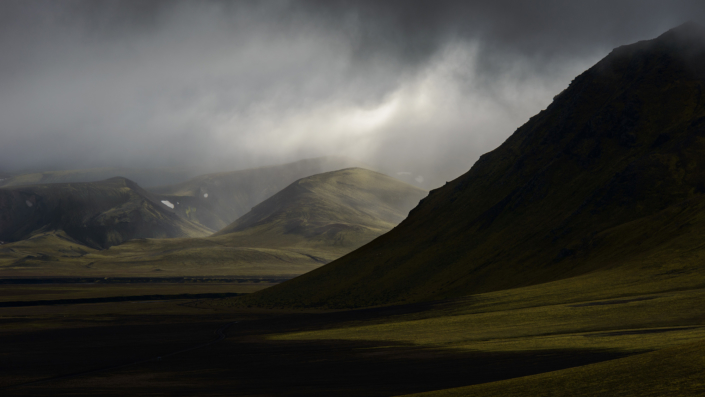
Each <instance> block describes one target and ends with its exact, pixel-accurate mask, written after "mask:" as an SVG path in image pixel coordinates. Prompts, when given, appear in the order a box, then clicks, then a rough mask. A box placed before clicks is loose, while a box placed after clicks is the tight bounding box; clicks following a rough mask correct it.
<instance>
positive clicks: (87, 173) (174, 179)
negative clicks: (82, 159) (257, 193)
mask: <svg viewBox="0 0 705 397" xmlns="http://www.w3.org/2000/svg"><path fill="white" fill-rule="evenodd" d="M118 176H119V177H124V178H127V179H130V180H132V181H134V182H136V183H137V184H139V185H140V186H161V185H166V184H172V183H178V182H182V181H185V180H187V179H188V178H191V177H192V176H193V174H192V173H191V172H189V171H186V170H180V169H170V168H154V169H149V168H110V167H107V168H87V169H77V170H64V171H33V172H23V173H1V172H0V187H13V186H27V185H39V184H46V183H76V182H98V181H102V180H105V179H109V178H115V177H118Z"/></svg>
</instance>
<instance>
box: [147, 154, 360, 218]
mask: <svg viewBox="0 0 705 397" xmlns="http://www.w3.org/2000/svg"><path fill="white" fill-rule="evenodd" d="M361 165H362V164H361V163H360V162H359V161H355V160H352V159H348V158H343V157H319V158H315V159H307V160H301V161H297V162H294V163H290V164H283V165H276V166H268V167H260V168H253V169H246V170H240V171H233V172H221V173H216V174H206V175H201V176H198V177H195V178H192V179H190V180H188V181H186V182H182V183H178V184H175V185H169V186H161V187H156V188H151V189H150V191H151V192H153V193H155V194H157V195H158V196H159V197H160V199H162V200H169V201H170V202H171V203H173V204H174V205H175V208H174V210H175V211H176V213H177V214H179V216H181V217H183V218H185V219H188V220H190V221H192V222H196V223H199V224H201V225H204V226H206V227H208V228H210V229H213V230H220V229H222V228H224V227H226V226H227V225H229V224H230V223H232V222H234V221H235V220H236V219H237V218H239V217H240V216H242V215H244V214H246V213H247V212H248V211H250V209H252V207H254V206H255V205H257V204H259V203H261V202H262V201H264V200H265V199H267V198H269V197H271V196H272V195H274V194H275V193H277V192H278V191H280V190H282V189H284V188H285V187H286V186H288V185H289V184H291V183H292V182H294V181H296V180H297V179H300V178H305V177H307V176H311V175H314V174H319V173H322V172H328V171H335V170H339V169H342V168H348V167H355V166H361ZM206 195H207V196H206Z"/></svg>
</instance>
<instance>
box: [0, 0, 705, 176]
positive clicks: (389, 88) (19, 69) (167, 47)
mask: <svg viewBox="0 0 705 397" xmlns="http://www.w3.org/2000/svg"><path fill="white" fill-rule="evenodd" d="M688 20H693V21H696V22H700V23H703V22H705V2H703V1H677V0H671V1H649V0H639V1H616V0H612V1H566V0H561V1H518V0H514V1H510V0H504V1H498V0H494V1H439V0H435V1H412V0H403V1H335V0H321V1H252V2H247V1H233V2H222V1H144V0H139V1H48V0H47V1H32V0H19V1H2V2H0V54H1V56H0V171H3V170H4V171H16V170H21V169H28V168H34V169H68V168H84V167H98V166H119V167H125V166H129V167H179V168H182V167H195V168H197V169H199V170H203V171H204V172H206V171H213V170H230V169H239V168H246V167H252V166H260V165H266V164H276V163H284V162H288V161H294V160H298V159H301V158H307V157H315V156H322V155H345V156H350V157H353V158H357V159H359V160H362V161H365V162H367V163H369V164H371V165H374V166H377V167H380V168H382V169H384V170H385V171H386V172H388V173H390V174H393V176H400V177H403V178H405V179H409V178H415V179H417V180H418V181H423V182H421V185H423V186H425V187H429V188H430V187H436V186H437V185H439V184H442V183H443V182H445V181H446V180H451V179H453V178H455V177H457V176H459V175H460V174H462V173H464V172H465V171H467V170H468V169H469V168H470V167H471V166H472V164H473V163H474V162H475V160H476V159H477V158H478V157H479V156H480V155H481V154H483V153H485V152H487V151H490V150H492V149H494V148H495V147H496V146H497V145H499V144H500V143H501V142H503V141H504V140H505V139H506V138H507V137H508V136H509V135H510V134H511V133H513V132H514V130H515V129H516V128H517V127H519V126H520V125H521V124H523V123H524V122H526V121H527V120H528V119H529V117H531V116H532V115H534V114H536V113H537V112H539V111H540V110H542V109H544V108H545V107H546V106H547V105H548V104H549V103H550V102H551V100H552V98H553V96H554V95H556V94H557V93H558V92H560V91H561V90H562V89H564V88H565V87H567V86H568V84H569V83H570V81H571V80H572V79H573V78H574V77H575V76H576V75H577V74H579V73H581V72H583V71H584V70H585V69H587V68H589V67H590V66H591V65H593V64H594V63H596V62H597V61H598V60H599V59H600V58H602V57H604V56H605V55H607V54H608V53H609V52H610V50H611V49H612V48H614V47H616V46H619V45H622V44H629V43H632V42H635V41H638V40H644V39H651V38H654V37H656V36H658V35H659V34H661V33H663V32H664V31H666V30H668V29H670V28H672V27H675V26H677V25H679V24H681V23H683V22H686V21H688ZM397 173H399V174H397Z"/></svg>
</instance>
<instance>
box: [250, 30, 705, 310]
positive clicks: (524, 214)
mask: <svg viewBox="0 0 705 397" xmlns="http://www.w3.org/2000/svg"><path fill="white" fill-rule="evenodd" d="M704 89H705V29H703V27H701V26H699V25H696V24H692V23H689V24H685V25H682V26H680V27H678V28H676V29H673V30H670V31H668V32H666V33H665V34H663V35H661V36H659V37H658V38H656V39H654V40H649V41H642V42H638V43H635V44H632V45H627V46H622V47H619V48H616V49H615V50H613V51H612V52H611V53H610V54H609V55H608V56H607V57H605V58H604V59H602V60H601V61H600V62H598V63H597V64H596V65H595V66H593V67H592V68H590V69H589V70H587V71H586V72H584V73H583V74H581V75H580V76H578V77H577V78H575V79H574V80H573V82H572V83H571V84H570V86H569V87H568V88H567V89H565V90H564V91H563V92H561V93H560V94H558V95H557V96H556V97H555V99H554V101H553V103H551V104H550V106H548V108H547V109H545V110H544V111H541V112H540V113H539V114H537V115H536V116H534V117H532V118H531V119H530V120H529V121H528V122H527V123H526V124H524V125H523V126H521V127H520V128H519V129H518V130H517V131H516V132H515V133H514V134H513V135H512V136H511V137H510V138H508V139H507V140H506V141H505V142H504V143H503V144H502V145H501V146H499V147H498V148H497V149H495V150H494V151H492V152H490V153H487V154H485V155H483V156H482V157H481V158H480V159H479V160H478V161H477V162H476V163H475V165H473V167H472V168H471V169H470V171H469V172H468V173H466V174H465V175H462V176H461V177H459V178H457V179H456V180H454V181H452V182H450V183H448V184H446V185H445V186H443V187H442V188H439V189H436V190H433V191H431V192H430V194H429V196H428V197H427V198H426V199H424V200H423V201H422V202H421V203H420V204H419V206H418V207H417V208H415V209H414V210H413V211H411V213H410V215H409V217H408V218H407V219H406V220H405V221H404V222H402V223H401V224H400V225H399V226H398V227H396V228H395V229H394V230H392V231H390V232H389V233H387V234H385V235H384V236H382V237H380V238H378V239H376V240H374V241H373V242H371V243H370V244H367V245H365V246H364V247H362V248H360V249H358V250H356V251H354V252H352V253H350V254H349V255H346V256H345V257H343V258H341V259H339V260H337V261H335V262H333V263H330V264H328V265H326V266H323V267H321V268H319V269H317V270H315V271H313V272H310V273H308V274H305V275H303V276H300V277H298V278H296V279H294V280H291V281H289V282H286V283H284V284H281V285H278V286H275V287H273V288H270V289H267V290H264V291H261V292H259V293H257V294H254V295H253V296H251V297H249V298H247V299H248V304H257V305H265V306H309V307H334V308H341V307H361V306H370V305H379V304H389V303H396V302H412V301H422V300H433V299H443V298H452V297H457V296H463V295H469V294H477V293H483V292H489V291H498V290H503V289H510V288H516V287H521V286H528V285H534V284H540V283H547V282H551V281H555V280H561V279H567V278H570V277H574V276H579V275H583V274H587V273H594V272H598V271H602V270H605V269H614V268H618V267H620V266H626V264H627V263H629V266H630V267H629V271H630V272H632V273H630V274H634V275H635V276H634V277H635V279H636V278H637V277H638V274H639V273H640V272H644V271H645V270H644V266H647V265H646V264H647V263H648V264H649V266H652V267H653V266H662V267H664V266H666V264H673V266H675V264H678V266H677V267H678V269H669V270H668V271H667V270H665V269H664V270H663V272H664V273H663V274H665V275H660V276H659V277H661V279H660V280H662V281H661V282H663V283H666V282H667V281H666V280H665V279H663V277H676V276H677V275H679V274H681V273H682V274H688V272H689V271H690V270H688V269H690V268H691V267H692V266H695V265H694V264H695V263H699V262H697V261H696V259H694V258H697V257H699V256H698V255H701V254H700V253H701V252H702V251H703V248H701V247H702V244H701V243H699V241H700V239H699V238H697V236H699V235H700V234H701V233H702V232H705V195H704V194H703V193H705V96H703V91H705V90H704ZM686 243H687V244H686ZM686 252H688V253H689V254H688V255H691V256H689V257H688V258H689V259H687V260H686V259H683V255H685V253H686ZM702 254H705V252H702ZM642 260H643V262H640V261H642ZM694 261H695V262H694ZM640 263H643V264H640ZM654 263H656V264H658V263H661V264H662V265H655V264H654ZM689 266H690V267H689ZM652 270H653V272H656V270H657V269H656V270H654V269H651V270H649V271H652ZM669 272H675V273H669ZM679 272H680V273H679ZM656 273H658V272H656ZM656 273H654V274H656ZM658 274H661V273H658ZM679 277H680V276H679ZM703 281H704V282H705V280H703Z"/></svg>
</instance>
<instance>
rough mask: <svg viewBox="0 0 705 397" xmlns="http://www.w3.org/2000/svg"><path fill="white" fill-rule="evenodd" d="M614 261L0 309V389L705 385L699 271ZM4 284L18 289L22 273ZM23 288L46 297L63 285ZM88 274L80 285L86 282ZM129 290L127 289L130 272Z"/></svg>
mask: <svg viewBox="0 0 705 397" xmlns="http://www.w3.org/2000/svg"><path fill="white" fill-rule="evenodd" d="M622 271H623V270H619V269H618V270H614V271H607V272H606V273H594V274H588V275H585V276H582V277H576V278H573V279H567V280H563V281H559V282H555V283H549V284H543V285H541V286H532V287H526V288H519V289H515V290H507V291H500V292H496V293H489V294H482V295H476V296H472V297H467V298H463V299H457V300H452V301H443V302H432V303H415V304H408V305H398V306H389V307H380V308H370V309H363V310H347V311H328V312H325V311H281V310H280V311H274V310H269V311H268V310H262V309H248V308H242V307H237V305H233V303H234V302H237V299H239V298H230V299H210V300H194V299H186V300H169V301H131V302H117V303H94V304H75V305H51V306H36V307H8V308H0V338H2V341H3V343H2V344H1V345H0V358H1V359H0V390H2V394H3V395H32V396H36V395H127V394H133V395H205V396H207V395H247V396H255V395H300V396H310V395H314V396H315V395H320V396H324V395H325V396H329V395H350V396H360V395H371V396H390V395H404V394H413V393H423V392H429V393H431V394H429V395H439V396H445V395H448V396H455V395H458V396H460V395H477V396H482V395H488V396H500V395H502V396H504V395H509V396H512V395H517V396H519V395H571V396H592V395H619V396H632V395H633V396H644V395H659V396H661V395H674V396H675V395H678V396H683V395H702V394H703V393H705V384H704V383H703V382H704V381H703V379H704V378H703V377H702V376H701V374H702V373H705V355H704V354H703V353H704V352H705V306H703V305H702V302H703V299H704V298H705V288H704V287H703V286H702V285H701V284H699V283H698V280H699V279H700V277H696V276H697V275H698V274H699V273H698V272H696V273H697V274H691V275H689V276H687V277H685V276H674V277H672V278H671V279H672V283H670V284H669V283H666V282H664V281H663V280H657V281H658V283H655V284H653V288H652V289H650V287H649V283H648V282H645V280H640V281H639V282H638V283H636V282H635V280H634V279H633V278H631V279H630V278H629V277H628V273H619V272H622ZM642 274H643V273H642ZM620 276H621V277H620ZM632 276H633V274H632ZM669 277H670V276H669ZM608 280H612V281H611V282H608ZM592 283H601V285H602V288H600V289H595V288H593V287H592ZM630 286H632V287H630ZM636 286H638V288H637V287H636ZM657 286H658V287H657ZM103 287H105V286H103ZM241 287H242V288H245V289H244V290H242V292H246V290H247V288H250V289H253V288H254V289H256V288H257V287H252V286H244V285H243V286H241ZM13 288H14V291H15V295H17V296H19V295H21V293H20V290H21V287H17V286H14V287H13ZM31 288H39V290H40V291H44V293H45V294H49V295H52V294H56V293H57V291H56V290H53V289H56V288H59V289H60V288H61V287H60V286H53V287H51V286H44V287H42V286H39V287H37V286H32V287H31ZM64 288H68V287H64ZM95 288H96V289H95V290H94V291H93V292H87V291H86V290H84V291H83V292H80V293H81V294H83V295H82V296H98V295H97V294H98V292H97V291H99V289H98V288H100V287H98V286H96V287H95ZM109 288H118V287H115V286H110V287H108V289H109ZM129 288H132V289H131V290H129V291H130V293H133V292H134V291H136V290H135V289H134V288H138V286H134V285H133V286H130V287H129ZM160 288H164V289H165V291H166V290H167V289H168V290H169V291H170V292H174V291H176V292H178V290H179V289H178V288H179V287H178V286H174V285H171V286H168V287H167V286H162V287H160ZM189 288H195V287H193V286H191V287H189ZM199 288H206V289H207V288H208V287H205V286H204V287H199ZM213 288H215V289H216V290H218V291H225V290H227V289H228V288H226V287H223V286H215V287H213ZM630 288H632V289H630ZM105 291H107V289H106V290H105ZM115 291H117V289H116V290H115ZM203 291H205V289H204V290H203ZM229 291H230V292H238V290H237V286H235V285H233V286H232V287H230V289H229ZM567 291H572V293H570V294H567V293H566V292H567ZM35 292H36V291H35ZM75 294H76V292H72V293H65V294H63V295H62V296H76V295H75ZM5 295H6V296H5V297H3V299H4V300H7V299H10V297H8V296H7V295H12V292H11V291H10V290H5ZM100 296H105V294H103V295H100ZM560 297H562V298H560ZM13 299H14V298H13ZM221 333H222V336H224V338H222V337H221V336H220V335H221ZM211 342H213V343H211ZM174 352H178V354H171V353H174ZM159 357H160V359H159ZM124 364H127V365H124ZM123 365H124V366H123ZM101 369H103V370H101ZM96 370H98V371H96Z"/></svg>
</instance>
